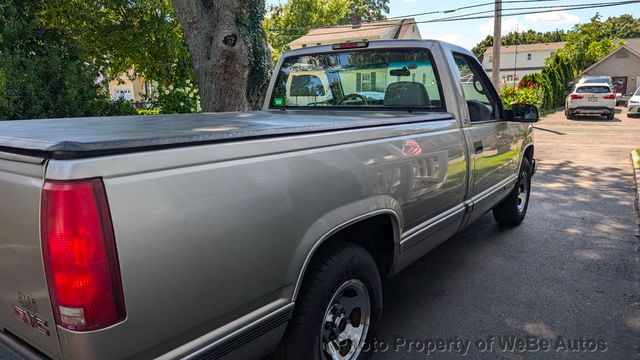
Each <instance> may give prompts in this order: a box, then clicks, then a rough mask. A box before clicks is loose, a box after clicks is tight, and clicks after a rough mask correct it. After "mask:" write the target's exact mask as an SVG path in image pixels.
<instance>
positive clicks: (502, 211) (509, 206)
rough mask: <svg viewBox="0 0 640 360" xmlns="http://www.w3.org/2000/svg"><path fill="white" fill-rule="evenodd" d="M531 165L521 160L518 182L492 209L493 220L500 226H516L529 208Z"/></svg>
mask: <svg viewBox="0 0 640 360" xmlns="http://www.w3.org/2000/svg"><path fill="white" fill-rule="evenodd" d="M532 172H533V171H532V169H531V163H530V162H529V159H527V158H523V159H522V165H521V166H520V173H519V175H518V182H517V183H516V186H515V188H514V189H513V191H511V194H509V196H508V197H507V198H506V199H504V200H502V202H501V203H500V204H498V205H497V206H496V207H495V208H494V209H493V218H494V219H495V220H496V221H497V222H498V224H500V225H506V226H516V225H520V223H521V222H522V221H523V220H524V217H525V216H526V215H527V209H528V208H529V194H530V193H531V173H532Z"/></svg>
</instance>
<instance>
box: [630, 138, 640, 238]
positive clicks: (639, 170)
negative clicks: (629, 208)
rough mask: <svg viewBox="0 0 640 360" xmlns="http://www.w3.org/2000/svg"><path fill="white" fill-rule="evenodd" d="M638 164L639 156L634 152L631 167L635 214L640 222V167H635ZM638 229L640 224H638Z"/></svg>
mask: <svg viewBox="0 0 640 360" xmlns="http://www.w3.org/2000/svg"><path fill="white" fill-rule="evenodd" d="M637 164H640V156H639V155H638V152H637V151H636V150H633V151H632V152H631V167H632V168H633V178H634V179H635V182H636V196H635V201H634V202H635V205H636V214H637V215H638V217H639V220H640V167H639V166H637ZM638 226H639V227H640V223H639V224H638Z"/></svg>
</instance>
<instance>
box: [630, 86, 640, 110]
mask: <svg viewBox="0 0 640 360" xmlns="http://www.w3.org/2000/svg"><path fill="white" fill-rule="evenodd" d="M636 115H640V88H638V89H637V90H636V92H635V93H634V94H633V95H632V96H631V97H630V98H629V102H628V103H627V116H628V117H634V116H636Z"/></svg>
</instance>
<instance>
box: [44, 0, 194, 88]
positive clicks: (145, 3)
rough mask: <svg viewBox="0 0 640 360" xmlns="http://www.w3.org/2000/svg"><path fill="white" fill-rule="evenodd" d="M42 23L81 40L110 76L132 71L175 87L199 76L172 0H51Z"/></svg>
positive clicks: (89, 55)
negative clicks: (177, 83) (175, 83)
mask: <svg viewBox="0 0 640 360" xmlns="http://www.w3.org/2000/svg"><path fill="white" fill-rule="evenodd" d="M41 2H42V4H43V6H42V9H41V11H40V16H41V18H42V21H43V22H44V23H45V24H46V25H47V26H48V27H51V28H53V29H55V30H57V31H58V32H59V33H61V34H63V35H65V36H67V37H69V38H73V39H75V41H76V42H77V44H78V45H79V46H80V47H81V48H82V49H83V51H84V52H85V54H86V58H87V60H90V61H91V62H93V63H95V64H96V65H97V66H99V67H100V69H101V70H102V71H103V72H104V75H106V76H107V77H109V78H115V77H116V76H118V75H119V74H122V73H125V72H127V71H128V70H130V69H135V70H136V73H137V74H139V75H142V76H144V77H145V78H146V79H147V80H151V81H157V82H158V83H161V84H165V85H169V84H171V83H173V82H180V81H184V80H186V79H189V78H193V69H192V67H191V57H190V55H189V51H188V49H187V47H186V44H185V41H184V37H183V32H182V28H181V26H180V23H179V21H178V20H177V19H176V17H175V15H174V12H173V7H172V5H171V2H170V1H169V0H47V1H41Z"/></svg>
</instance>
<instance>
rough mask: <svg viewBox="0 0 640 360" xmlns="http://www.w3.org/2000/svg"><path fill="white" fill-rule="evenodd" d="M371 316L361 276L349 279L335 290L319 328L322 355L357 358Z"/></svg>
mask: <svg viewBox="0 0 640 360" xmlns="http://www.w3.org/2000/svg"><path fill="white" fill-rule="evenodd" d="M370 320H371V300H370V298H369V291H368V290H367V287H366V286H365V285H364V283H363V282H362V281H360V280H349V281H346V282H345V283H344V284H342V285H341V286H340V287H339V288H338V290H337V291H336V292H335V293H334V294H333V297H332V298H331V301H330V302H329V306H328V308H327V311H326V312H325V314H324V320H323V324H322V329H321V330H320V347H321V348H320V355H321V358H322V359H331V360H341V359H356V358H357V357H358V355H359V354H360V351H361V350H362V347H363V346H364V342H365V341H366V339H367V333H368V331H369V324H370Z"/></svg>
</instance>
